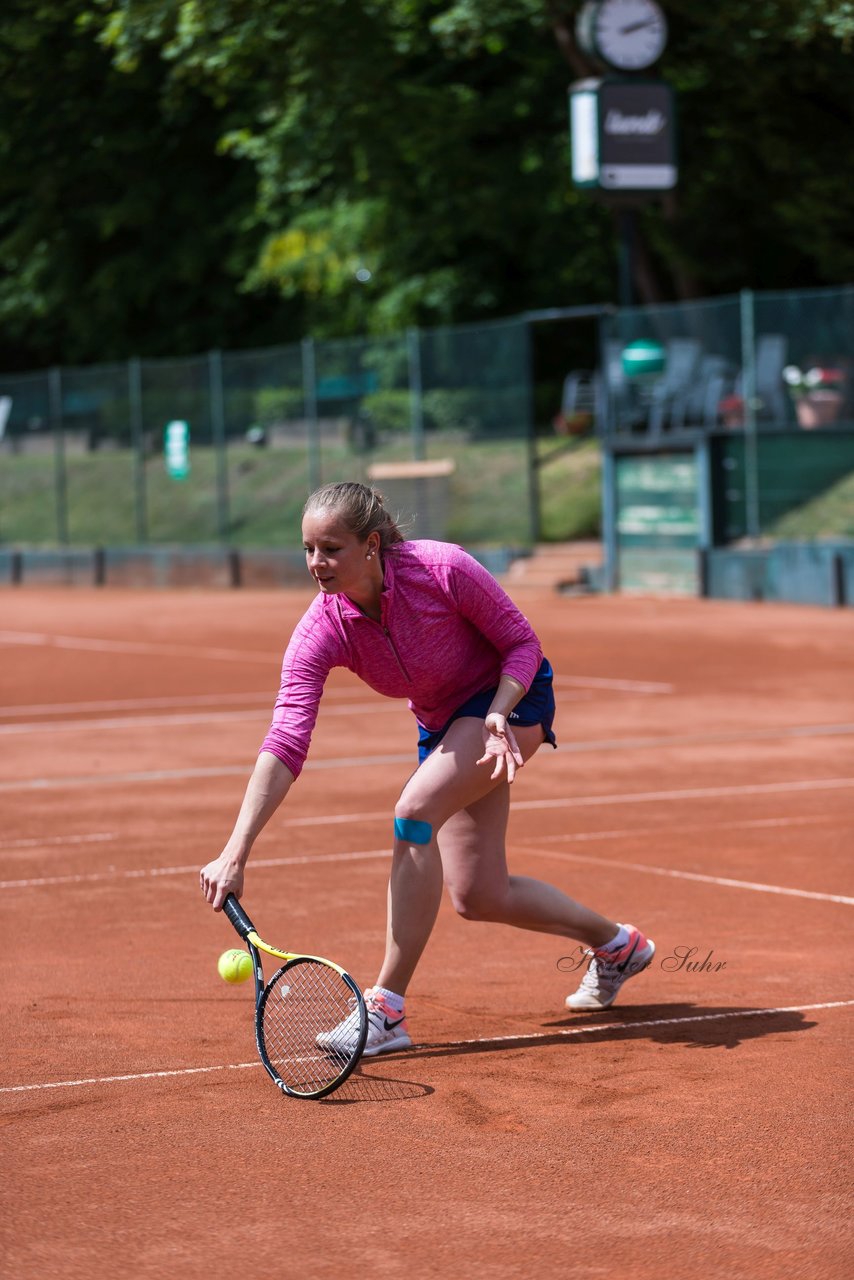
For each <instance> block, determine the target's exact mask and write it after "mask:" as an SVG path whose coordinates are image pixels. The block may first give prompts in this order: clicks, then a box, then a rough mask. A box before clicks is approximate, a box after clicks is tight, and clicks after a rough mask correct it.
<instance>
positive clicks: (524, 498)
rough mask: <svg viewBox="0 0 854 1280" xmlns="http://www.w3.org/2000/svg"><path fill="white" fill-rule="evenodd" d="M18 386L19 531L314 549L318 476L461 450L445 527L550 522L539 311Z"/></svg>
mask: <svg viewBox="0 0 854 1280" xmlns="http://www.w3.org/2000/svg"><path fill="white" fill-rule="evenodd" d="M3 400H5V403H6V409H7V411H8V416H7V419H6V422H5V431H4V433H3V436H2V451H3V455H4V456H3V461H2V475H1V476H0V541H2V542H4V543H7V544H8V543H13V542H15V543H25V544H31V545H50V544H57V543H58V544H61V545H78V544H80V545H82V544H89V545H93V544H94V545H104V546H116V545H131V544H137V545H139V544H149V543H160V544H165V543H171V544H186V543H196V544H204V543H206V542H218V543H223V542H225V543H228V544H231V545H235V546H270V545H279V546H283V547H289V546H292V545H295V546H298V545H299V537H300V534H299V514H300V510H301V507H302V504H303V502H304V500H305V497H306V495H307V494H308V493H309V492H310V491H311V490H312V489H313V488H315V487H316V486H317V485H319V484H321V483H325V482H327V481H334V480H341V479H353V478H356V479H367V478H369V477H370V476H371V474H373V473H375V472H377V469H378V468H381V466H382V465H383V464H388V463H393V462H394V463H402V462H404V461H410V462H413V463H416V464H417V463H419V462H426V461H429V460H442V461H444V462H446V463H447V464H448V465H447V467H446V468H442V469H440V471H441V475H438V476H433V477H427V479H428V481H430V480H432V483H428V484H427V486H426V488H424V489H422V492H423V493H425V494H428V495H430V494H432V493H433V490H438V489H439V488H440V487H441V488H442V489H443V491H444V495H443V501H444V506H443V512H444V516H443V520H442V528H441V529H438V528H436V527H435V526H434V528H433V532H437V533H441V534H442V535H443V536H447V537H449V538H452V539H454V540H457V541H460V542H467V543H483V544H490V543H492V544H505V545H507V544H510V545H524V544H526V543H529V542H530V541H531V539H532V537H533V536H534V534H535V529H534V517H533V512H532V503H531V493H530V484H529V466H528V456H529V451H530V439H531V434H532V425H533V424H532V421H531V388H530V362H529V358H528V332H527V325H526V322H525V320H524V319H522V318H520V319H516V320H511V321H501V322H497V323H494V324H487V325H477V326H475V325H471V326H458V327H455V328H442V329H434V330H426V331H416V330H412V331H410V332H408V333H404V334H400V335H394V336H391V337H378V338H365V339H347V340H341V341H328V342H314V341H312V340H310V339H307V340H305V341H303V342H302V343H298V344H292V345H289V346H281V347H271V348H268V349H265V350H259V351H241V352H222V353H220V352H210V353H208V354H206V355H203V356H197V357H191V358H183V359H158V360H131V361H129V362H128V363H127V364H126V365H96V366H92V367H90V368H85V369H53V370H49V371H47V372H42V373H34V374H22V375H0V401H3ZM170 424H171V425H170ZM176 424H177V427H176ZM176 429H177V431H178V433H179V434H178V435H177V436H174V435H170V436H169V443H168V444H167V433H168V432H170V431H174V430H176ZM173 446H174V447H173ZM176 450H177V452H176ZM416 469H417V468H416ZM433 470H434V471H435V468H434V469H433ZM431 500H432V498H431ZM497 513H500V515H499V514H497ZM403 514H404V516H406V517H409V518H411V517H417V516H418V512H414V511H409V510H407V511H404V512H403Z"/></svg>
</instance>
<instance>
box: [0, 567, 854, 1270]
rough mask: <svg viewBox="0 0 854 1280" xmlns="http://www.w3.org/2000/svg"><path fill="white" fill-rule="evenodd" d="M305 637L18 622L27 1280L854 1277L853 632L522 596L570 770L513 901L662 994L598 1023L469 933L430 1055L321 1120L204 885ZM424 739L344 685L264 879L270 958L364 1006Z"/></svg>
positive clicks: (96, 602) (359, 1077) (11, 1018)
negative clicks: (261, 1034)
mask: <svg viewBox="0 0 854 1280" xmlns="http://www.w3.org/2000/svg"><path fill="white" fill-rule="evenodd" d="M309 599H310V595H309V594H308V593H296V592H294V593H284V592H269V593H261V592H257V593H253V592H232V593H227V592H225V591H222V592H190V591H188V592H185V593H175V594H172V593H167V592H161V593H155V592H131V591H118V590H109V591H102V592H101V593H98V592H96V591H90V590H88V589H78V590H73V591H67V590H62V589H57V590H38V589H33V590H30V589H25V590H22V591H20V592H14V593H13V592H7V593H5V594H4V597H3V622H2V628H3V630H2V633H0V641H2V643H1V644H0V653H2V668H0V682H2V693H3V704H4V711H3V715H2V728H0V737H2V739H3V747H4V752H3V760H4V765H3V770H2V781H0V791H2V799H3V812H4V823H3V830H2V836H0V845H2V853H3V870H2V881H3V883H2V889H3V902H4V907H5V912H4V918H5V926H4V937H5V945H4V963H3V992H2V1010H3V1012H2V1017H3V1029H4V1035H3V1040H4V1045H5V1052H4V1054H3V1061H2V1067H0V1072H2V1081H0V1083H2V1088H0V1110H2V1119H3V1126H4V1127H3V1136H4V1168H5V1176H4V1178H3V1204H2V1226H0V1233H2V1257H3V1272H4V1273H5V1274H6V1275H10V1276H12V1275H14V1276H16V1277H21V1278H27V1280H28V1278H30V1277H44V1276H46V1275H51V1276H58V1277H78V1276H81V1277H82V1276H87V1277H90V1276H93V1275H99V1274H107V1275H125V1276H133V1277H137V1276H139V1277H163V1276H167V1275H168V1276H176V1277H181V1278H182V1280H195V1277H203V1276H210V1275H213V1276H224V1275H232V1274H237V1273H248V1274H255V1275H268V1276H270V1277H275V1276H281V1275H289V1276H296V1277H311V1278H314V1277H339V1276H343V1275H350V1274H356V1275H371V1276H401V1275H402V1276H406V1277H411V1278H413V1280H414V1278H420V1277H426V1276H445V1275H463V1276H465V1275H483V1276H489V1277H516V1276H527V1275H533V1276H545V1275H559V1276H564V1275H565V1276H573V1277H575V1276H578V1277H600V1276H601V1277H613V1276H614V1275H615V1274H631V1275H633V1276H637V1277H643V1278H647V1277H649V1278H650V1280H651V1278H652V1277H656V1278H660V1277H662V1276H665V1277H677V1276H678V1277H683V1276H694V1277H703V1278H704V1280H705V1278H707V1277H718V1276H720V1277H723V1276H732V1275H736V1276H749V1277H758V1278H761V1277H784V1276H785V1277H791V1276H809V1277H810V1278H811V1280H817V1278H821V1277H841V1276H843V1275H846V1274H850V1266H851V1238H850V1228H849V1225H848V1223H849V1219H850V1214H851V1202H850V1197H849V1187H850V1173H851V1170H850V1166H849V1167H846V1151H847V1150H848V1149H849V1143H850V1128H849V1127H847V1126H848V1123H849V1122H848V1121H847V1117H848V1116H850V1077H849V1076H847V1072H848V1069H849V1065H850V1060H851V1023H852V1011H854V979H852V965H851V945H850V938H851V922H852V908H854V885H852V883H851V871H850V861H851V860H850V851H851V837H852V827H854V822H852V799H854V750H852V745H854V615H852V613H851V612H850V611H847V612H846V611H838V612H832V611H825V610H821V611H820V610H812V609H808V608H796V607H786V606H770V605H765V606H763V605H755V606H754V605H742V604H727V603H718V602H700V601H693V600H691V601H664V600H652V599H620V598H585V599H571V598H568V597H560V596H556V595H552V594H547V593H545V592H543V593H540V592H538V591H534V590H530V589H529V590H528V591H527V592H524V591H519V592H518V593H517V600H518V601H519V603H520V605H521V607H522V608H523V609H524V611H525V612H526V613H527V614H528V616H529V617H530V618H531V621H532V622H533V623H534V625H535V627H536V628H537V629H538V631H539V633H540V635H541V637H542V640H543V643H544V648H545V651H546V653H547V654H548V656H549V657H550V658H551V660H552V662H553V664H554V666H555V669H556V672H557V676H558V720H557V724H556V729H557V733H558V739H559V742H560V750H559V751H558V752H552V751H547V750H543V751H541V752H540V753H539V755H538V756H537V757H536V758H535V759H534V760H533V761H532V762H531V763H530V764H529V765H528V766H526V768H525V769H524V770H523V772H522V774H521V775H520V777H519V778H518V780H517V782H516V783H515V784H514V788H513V798H514V807H513V811H512V814H511V823H510V848H509V852H510V857H511V866H512V868H513V870H515V871H517V872H519V873H523V874H530V875H534V876H537V877H541V878H545V879H548V880H551V881H553V882H554V883H556V884H558V885H559V886H560V887H561V888H563V889H564V890H566V891H567V892H568V893H570V894H571V895H573V896H576V897H578V898H580V899H581V900H582V901H583V902H586V903H587V904H588V905H590V906H592V907H594V908H597V909H600V910H601V911H603V912H604V913H606V914H607V915H610V916H611V917H613V918H616V919H618V920H630V921H632V922H635V923H637V924H639V925H641V927H642V928H644V930H646V931H647V932H648V933H649V934H650V935H651V936H652V937H653V938H654V939H655V941H656V943H657V947H658V952H657V956H656V960H655V962H654V964H653V966H652V968H651V969H650V970H648V971H647V972H646V973H645V974H644V975H642V976H640V977H638V978H636V979H634V980H633V981H632V982H630V983H629V984H628V985H627V986H626V987H625V989H624V991H623V993H622V995H621V997H620V999H619V1001H618V1003H617V1004H616V1005H615V1006H614V1007H613V1008H612V1009H610V1010H607V1011H603V1012H600V1013H595V1014H582V1015H579V1014H570V1013H569V1011H568V1010H566V1009H565V1008H564V1004H563V1002H564V998H565V996H566V995H567V993H568V992H570V991H572V990H574V989H575V987H576V986H577V984H578V981H579V978H580V974H579V973H577V972H568V971H567V970H569V969H571V968H572V967H573V966H574V965H575V964H576V963H577V962H578V956H577V952H576V949H575V944H574V943H570V942H566V943H564V942H562V941H561V940H558V939H554V938H548V937H544V936H540V935H535V934H526V933H522V932H516V931H511V930H507V929H501V928H500V927H499V926H496V925H486V924H472V923H466V922H464V921H462V920H460V919H459V918H458V917H457V916H456V915H455V914H454V913H453V911H452V910H451V909H450V907H449V906H447V905H444V906H443V909H442V912H441V914H440V918H439V923H438V926H437V929H436V932H435V934H434V936H433V938H432V940H431V943H430V945H429V947H428V950H427V952H426V955H425V958H424V960H423V962H422V965H421V967H420V969H419V971H418V973H417V975H416V980H415V984H414V987H413V989H412V991H411V994H410V998H409V1002H408V1012H409V1021H410V1026H411V1030H412V1034H413V1037H414V1039H415V1040H416V1047H414V1048H413V1049H412V1050H410V1051H408V1052H406V1053H404V1054H398V1055H389V1056H387V1057H380V1058H378V1059H373V1060H370V1061H369V1062H367V1063H366V1064H365V1065H364V1067H363V1068H361V1069H360V1070H359V1071H357V1073H356V1075H355V1076H354V1077H353V1078H352V1079H351V1080H350V1081H349V1082H348V1083H347V1084H345V1085H344V1086H343V1087H342V1089H341V1090H340V1091H339V1092H338V1093H337V1094H334V1095H333V1096H332V1097H330V1098H329V1099H327V1100H325V1101H323V1102H301V1101H294V1100H289V1099H285V1098H282V1097H281V1096H280V1094H279V1093H278V1091H277V1090H276V1089H275V1088H274V1087H273V1086H272V1084H271V1083H270V1081H269V1080H268V1078H267V1076H266V1075H265V1073H264V1071H263V1069H262V1068H261V1066H260V1064H259V1063H258V1060H257V1056H256V1053H255V1047H254V1041H253V1034H252V1010H253V1005H252V992H251V984H249V985H246V986H240V987H228V986H226V985H225V984H224V983H223V982H222V981H221V980H220V979H219V977H218V975H217V970H216V961H217V957H218V956H219V954H220V952H221V951H223V950H224V949H225V948H226V947H229V946H232V945H234V944H235V942H236V938H235V935H234V934H233V932H232V930H231V929H230V927H229V926H228V924H227V922H226V921H225V919H224V917H222V916H221V915H217V916H215V915H214V914H213V913H212V912H211V910H210V909H209V908H208V907H207V906H206V905H205V903H204V901H203V899H202V897H201V893H200V891H199V887H198V868H199V866H200V865H201V864H203V863H204V862H207V861H208V860H209V859H210V858H212V857H213V856H214V855H215V854H216V853H218V852H219V850H220V848H221V846H222V844H223V842H224V840H225V838H226V836H227V834H228V832H229V830H230V828H231V824H232V821H233V818H234V815H235V813H236V810H237V806H238V804H239V801H240V798H241V796H242V794H243V788H244V785H245V782H246V779H247V777H248V774H249V771H250V770H251V767H252V763H253V761H254V757H255V753H256V751H257V748H258V745H259V743H260V741H261V739H262V737H263V735H264V733H265V731H266V728H267V724H268V722H269V714H270V709H271V707H272V702H273V698H274V695H275V690H276V687H277V682H278V668H279V663H280V658H281V652H282V648H283V645H284V643H285V641H286V639H287V636H288V634H289V632H290V629H291V627H292V625H293V624H294V622H295V621H296V619H297V618H298V616H299V615H300V614H301V612H302V610H303V609H304V608H305V606H306V605H307V603H308V601H309ZM367 711H370V716H369V717H366V715H365V713H366V712H367ZM414 738H415V729H414V722H413V721H412V718H411V716H410V714H409V713H408V711H407V710H406V708H405V706H403V705H401V704H396V703H391V702H388V701H385V700H382V699H379V698H378V697H376V696H375V695H374V694H372V693H371V692H370V691H368V690H366V689H365V688H364V687H363V686H361V685H360V684H359V683H358V682H357V681H356V680H355V679H354V678H353V677H351V676H350V675H349V674H348V673H346V672H341V673H336V675H335V678H334V679H333V680H332V682H331V683H330V685H329V686H328V688H327V693H326V696H325V698H324V703H323V706H322V708H321V716H320V721H319V724H318V728H317V731H316V733H315V737H314V742H313V747H312V752H311V756H310V760H309V767H307V769H306V771H305V772H304V774H303V775H302V778H301V779H300V781H299V783H298V785H297V786H296V787H295V788H294V790H293V791H292V793H291V795H290V797H289V798H288V800H287V802H286V804H285V805H284V806H283V808H282V809H281V810H280V811H279V814H278V815H277V816H276V817H275V818H274V819H273V821H272V822H271V823H270V825H269V826H268V828H267V830H266V831H265V832H264V834H263V836H262V837H261V839H260V841H259V842H258V844H257V845H256V848H255V852H254V855H253V859H252V862H251V863H250V870H249V875H248V880H247V888H246V892H245V896H244V902H245V905H246V907H247V909H248V910H249V911H250V913H251V914H252V916H253V917H254V918H255V920H256V923H257V925H258V927H259V930H260V931H261V932H262V933H263V935H264V936H266V937H268V938H269V940H270V941H272V942H275V943H278V944H279V945H282V946H287V947H292V948H295V949H305V950H309V951H313V952H315V953H318V954H321V955H324V954H325V955H331V956H332V957H333V958H335V959H338V960H340V961H341V963H343V964H345V965H346V966H347V967H348V968H349V969H350V970H351V971H352V972H353V973H354V975H355V976H356V977H357V978H358V979H359V981H360V982H362V983H363V984H367V983H369V982H370V981H372V980H373V978H374V977H375V971H376V967H377V964H378V961H379V959H380V957H381V954H382V945H383V932H384V915H385V883H386V875H387V867H388V861H389V852H390V827H391V815H392V807H393V804H394V801H395V798H396V796H397V793H398V791H399V789H400V787H401V785H402V783H403V782H404V781H405V779H406V777H407V776H408V774H409V772H411V770H412V768H413V767H414V765H413V761H414ZM686 949H693V953H692V955H691V957H690V959H689V961H688V962H685V963H682V964H681V965H680V960H684V957H685V954H686ZM689 963H693V964H694V965H695V966H697V967H696V968H695V969H693V970H692V969H689V968H688V964H689ZM270 972H272V970H270Z"/></svg>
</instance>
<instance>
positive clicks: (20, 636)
mask: <svg viewBox="0 0 854 1280" xmlns="http://www.w3.org/2000/svg"><path fill="white" fill-rule="evenodd" d="M0 644H6V645H12V646H15V645H27V646H36V647H40V648H41V647H44V648H49V649H84V650H86V651H87V652H90V653H135V654H143V655H145V656H146V657H156V658H163V657H167V658H190V659H192V660H193V661H194V662H195V661H197V660H198V659H200V658H214V659H218V660H222V661H226V662H263V663H265V665H269V664H270V663H275V662H278V663H281V660H282V651H281V649H280V650H279V651H278V652H277V653H276V654H269V653H259V652H258V651H257V650H255V651H254V652H253V651H252V650H247V649H218V648H212V649H205V648H202V646H201V645H199V646H198V647H196V646H195V645H190V644H187V645H180V644H156V643H153V642H145V641H141V640H94V639H87V638H86V637H85V636H58V635H48V634H46V633H45V632H41V631H0Z"/></svg>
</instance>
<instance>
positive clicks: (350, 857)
mask: <svg viewBox="0 0 854 1280" xmlns="http://www.w3.org/2000/svg"><path fill="white" fill-rule="evenodd" d="M373 858H386V859H388V860H390V859H391V842H390V841H389V843H388V845H387V846H386V847H385V848H384V849H362V850H354V851H353V852H352V853H310V854H303V855H300V856H297V857H291V858H253V859H252V866H253V869H254V868H257V867H297V866H302V865H304V864H306V863H309V862H364V861H367V860H369V859H373ZM193 873H195V874H196V875H198V873H199V864H198V863H197V862H194V863H193V864H192V866H186V867H143V868H141V869H137V870H132V871H116V870H115V868H111V869H108V870H107V871H81V872H78V873H76V874H72V875H67V876H37V877H35V878H33V879H30V880H0V889H41V888H44V887H45V886H50V885H56V884H94V883H96V882H97V881H104V880H150V879H155V878H157V877H160V876H186V875H192V874H193Z"/></svg>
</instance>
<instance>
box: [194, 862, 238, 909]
mask: <svg viewBox="0 0 854 1280" xmlns="http://www.w3.org/2000/svg"><path fill="white" fill-rule="evenodd" d="M199 884H200V885H201V889H202V893H203V894H204V895H205V898H206V900H207V901H208V902H209V903H210V904H211V906H212V907H213V909H214V911H222V904H223V903H224V902H225V900H226V898H227V897H228V895H229V894H230V893H233V894H234V896H235V898H239V897H240V895H241V894H242V893H243V866H242V864H241V863H240V862H238V861H237V860H236V859H235V858H234V857H233V855H231V854H229V853H228V851H227V850H223V852H222V853H221V854H220V855H219V857H218V858H214V860H213V862H209V863H208V865H207V866H206V867H202V869H201V871H200V872H199Z"/></svg>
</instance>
